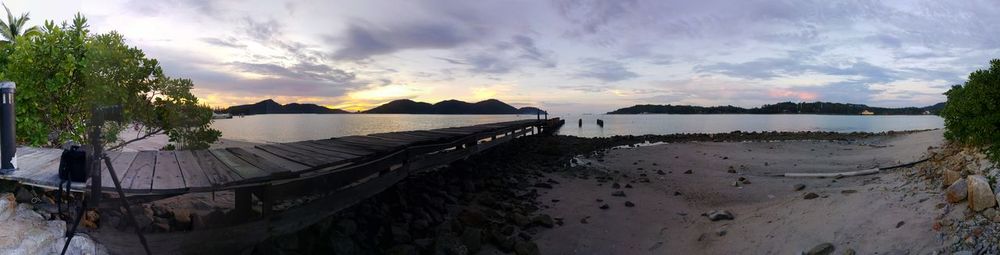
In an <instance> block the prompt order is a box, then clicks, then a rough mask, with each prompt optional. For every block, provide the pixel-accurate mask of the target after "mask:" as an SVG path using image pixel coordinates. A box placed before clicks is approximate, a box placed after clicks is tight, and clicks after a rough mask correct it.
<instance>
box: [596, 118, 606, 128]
mask: <svg viewBox="0 0 1000 255" xmlns="http://www.w3.org/2000/svg"><path fill="white" fill-rule="evenodd" d="M597 125H598V126H601V127H604V120H602V119H597Z"/></svg>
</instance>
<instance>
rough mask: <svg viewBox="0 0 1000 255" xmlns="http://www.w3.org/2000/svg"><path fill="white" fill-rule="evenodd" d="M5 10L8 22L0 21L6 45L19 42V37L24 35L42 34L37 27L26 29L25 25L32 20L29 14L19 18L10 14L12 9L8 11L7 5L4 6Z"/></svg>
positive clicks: (0, 35) (0, 33)
mask: <svg viewBox="0 0 1000 255" xmlns="http://www.w3.org/2000/svg"><path fill="white" fill-rule="evenodd" d="M3 9H4V10H5V11H7V20H6V21H3V20H0V37H3V43H4V44H9V43H12V42H14V41H16V40H17V37H20V36H22V35H34V34H38V33H39V32H40V31H39V29H38V27H37V26H31V27H28V28H27V29H25V28H24V26H25V24H27V23H28V20H30V18H28V14H27V13H22V14H21V16H19V17H14V14H11V13H10V9H7V5H6V4H4V5H3Z"/></svg>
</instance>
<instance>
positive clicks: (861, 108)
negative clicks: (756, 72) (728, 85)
mask: <svg viewBox="0 0 1000 255" xmlns="http://www.w3.org/2000/svg"><path fill="white" fill-rule="evenodd" d="M943 107H944V103H938V104H935V105H931V106H926V107H903V108H885V107H872V106H867V105H863V104H845V103H830V102H812V103H804V102H803V103H793V102H781V103H777V104H768V105H763V106H761V107H756V108H749V109H747V108H742V107H737V106H731V105H727V106H710V107H705V106H691V105H669V104H668V105H649V104H646V105H635V106H631V107H626V108H621V109H618V110H615V111H612V112H608V114H644V113H661V114H833V115H858V114H861V113H862V112H865V111H868V112H872V113H873V114H875V115H922V114H928V113H929V114H937V113H938V112H939V111H940V110H941V108H943Z"/></svg>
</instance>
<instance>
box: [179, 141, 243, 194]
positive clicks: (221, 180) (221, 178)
mask: <svg viewBox="0 0 1000 255" xmlns="http://www.w3.org/2000/svg"><path fill="white" fill-rule="evenodd" d="M191 153H192V154H194V157H195V158H196V159H197V160H198V165H199V166H201V170H202V171H204V172H205V175H206V176H208V180H209V181H210V182H212V186H214V187H220V186H225V185H228V184H232V183H234V182H237V181H240V180H242V178H241V177H240V176H239V175H234V174H230V173H231V172H232V170H230V169H229V167H228V166H226V164H223V163H222V162H221V161H219V159H217V158H215V155H212V153H211V152H209V151H208V150H196V151H191Z"/></svg>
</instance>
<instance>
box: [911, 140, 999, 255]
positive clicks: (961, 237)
mask: <svg viewBox="0 0 1000 255" xmlns="http://www.w3.org/2000/svg"><path fill="white" fill-rule="evenodd" d="M920 169H921V170H920V171H921V173H920V175H921V176H923V177H924V178H925V179H927V180H928V181H930V182H932V183H936V182H938V181H940V183H939V184H934V185H936V186H939V187H945V188H944V189H945V190H944V200H945V202H947V203H941V204H938V208H940V209H942V211H943V212H942V214H941V215H939V216H938V217H937V218H936V219H935V221H934V223H933V226H932V229H934V230H936V231H939V234H940V235H941V238H942V240H946V243H948V244H950V245H949V246H948V247H947V248H945V249H944V250H942V251H941V252H943V253H955V254H958V253H961V252H964V251H977V252H975V253H976V254H997V253H1000V244H998V243H1000V212H998V209H997V208H996V207H997V204H998V202H1000V193H994V192H996V191H1000V186H994V185H997V181H996V180H998V178H1000V169H998V168H997V166H996V164H994V163H992V162H990V161H989V160H988V159H987V157H986V155H983V154H982V153H979V152H978V151H977V150H974V149H971V148H965V147H960V146H957V145H953V144H952V145H947V146H945V147H944V148H939V149H936V150H933V151H932V155H931V158H930V160H929V162H928V163H927V164H924V165H923V166H922V167H921V168H920ZM962 203H967V205H963V204H962Z"/></svg>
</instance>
